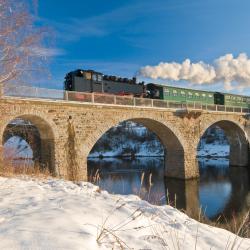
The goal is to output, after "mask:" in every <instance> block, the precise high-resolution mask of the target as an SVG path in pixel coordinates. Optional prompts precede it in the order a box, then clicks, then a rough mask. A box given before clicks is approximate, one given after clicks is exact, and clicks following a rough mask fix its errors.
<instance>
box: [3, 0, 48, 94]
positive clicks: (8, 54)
mask: <svg viewBox="0 0 250 250" xmlns="http://www.w3.org/2000/svg"><path fill="white" fill-rule="evenodd" d="M27 1H29V0H27ZM27 1H26V0H0V89H2V87H3V86H4V85H6V84H9V83H16V82H20V81H22V80H23V79H24V76H25V78H26V77H28V76H30V75H31V74H32V72H34V71H36V70H38V69H40V67H41V66H42V61H43V59H44V56H43V55H42V53H41V51H42V49H43V47H42V40H43V37H44V34H45V29H42V28H37V27H35V25H34V17H33V15H32V11H31V9H32V8H31V4H29V2H27ZM41 59H42V60H41Z"/></svg>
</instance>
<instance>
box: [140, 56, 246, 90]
mask: <svg viewBox="0 0 250 250" xmlns="http://www.w3.org/2000/svg"><path fill="white" fill-rule="evenodd" d="M139 75H140V76H143V77H147V78H152V79H166V80H174V81H180V80H184V81H187V82H190V83H192V84H193V85H203V84H216V83H218V82H222V83H224V88H225V89H226V90H232V89H238V90H243V89H245V88H249V87H250V59H249V58H248V56H247V54H245V53H241V54H239V55H238V57H234V56H233V54H226V55H224V56H221V57H219V58H217V59H216V60H214V62H213V63H212V64H211V65H210V64H206V63H204V62H202V61H200V62H197V63H192V62H191V61H190V59H186V60H185V61H183V62H182V63H176V62H172V63H168V62H165V63H164V62H161V63H159V64H158V65H156V66H145V67H142V68H141V69H140V70H139Z"/></svg>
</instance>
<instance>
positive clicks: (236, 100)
mask: <svg viewBox="0 0 250 250" xmlns="http://www.w3.org/2000/svg"><path fill="white" fill-rule="evenodd" d="M224 96H225V104H224V105H226V106H234V107H242V108H250V97H248V96H241V95H233V94H224Z"/></svg>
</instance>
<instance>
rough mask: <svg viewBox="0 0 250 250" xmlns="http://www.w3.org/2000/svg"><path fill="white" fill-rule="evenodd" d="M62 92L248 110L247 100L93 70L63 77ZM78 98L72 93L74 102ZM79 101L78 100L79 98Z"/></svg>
mask: <svg viewBox="0 0 250 250" xmlns="http://www.w3.org/2000/svg"><path fill="white" fill-rule="evenodd" d="M64 87H65V90H67V91H76V92H98V93H105V94H114V95H129V96H133V97H143V98H152V99H162V100H168V101H173V102H199V103H202V104H217V105H226V106H233V107H242V108H250V97H248V96H242V95H234V94H229V93H221V92H212V91H202V90H193V89H187V88H179V87H174V86H167V85H160V84H154V83H148V84H144V82H139V83H137V81H136V78H135V77H133V78H132V79H128V78H121V77H117V76H109V75H103V74H102V73H100V72H96V71H94V70H81V69H78V70H75V71H71V72H69V73H67V74H66V76H65V82H64ZM77 96H79V98H81V95H77V94H75V97H74V100H76V99H77ZM79 100H81V99H79Z"/></svg>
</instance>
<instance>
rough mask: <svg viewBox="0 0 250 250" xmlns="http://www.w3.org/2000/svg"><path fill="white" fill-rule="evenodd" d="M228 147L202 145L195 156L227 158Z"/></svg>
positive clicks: (226, 145) (213, 144)
mask: <svg viewBox="0 0 250 250" xmlns="http://www.w3.org/2000/svg"><path fill="white" fill-rule="evenodd" d="M229 150H230V147H229V145H228V144H218V143H211V144H203V145H202V147H201V148H200V149H198V152H197V156H198V157H206V156H212V157H215V156H217V157H228V156H229Z"/></svg>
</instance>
